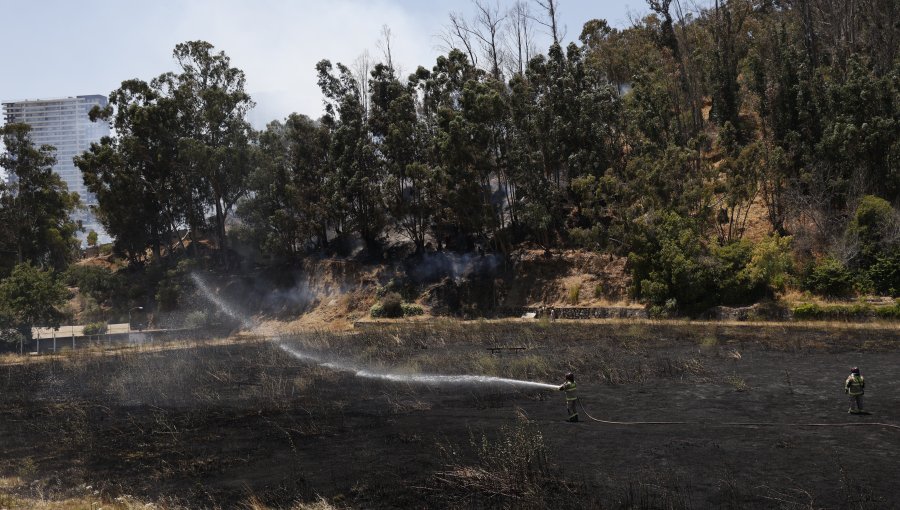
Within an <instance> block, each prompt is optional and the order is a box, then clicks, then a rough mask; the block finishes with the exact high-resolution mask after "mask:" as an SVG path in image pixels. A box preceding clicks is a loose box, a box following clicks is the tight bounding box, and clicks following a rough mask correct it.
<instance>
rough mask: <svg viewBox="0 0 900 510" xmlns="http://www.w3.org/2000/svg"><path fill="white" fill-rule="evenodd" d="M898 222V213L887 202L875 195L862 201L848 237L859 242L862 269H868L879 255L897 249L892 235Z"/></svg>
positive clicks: (851, 221)
mask: <svg viewBox="0 0 900 510" xmlns="http://www.w3.org/2000/svg"><path fill="white" fill-rule="evenodd" d="M897 222H898V220H897V213H896V212H895V211H894V208H893V207H891V204H890V202H888V201H887V200H885V199H883V198H879V197H876V196H873V195H866V196H864V197H863V198H862V200H860V202H859V206H857V208H856V213H855V214H854V216H853V219H851V220H850V224H849V225H848V226H847V235H848V236H851V237H853V238H855V239H856V240H857V241H858V242H859V260H858V264H859V266H860V267H863V268H867V267H869V266H870V265H872V263H874V262H875V260H876V258H877V257H878V256H879V255H883V254H889V253H891V252H892V251H894V250H895V249H896V241H895V239H893V237H894V236H893V235H892V234H893V232H894V231H895V229H896V227H897Z"/></svg>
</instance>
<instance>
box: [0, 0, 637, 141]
mask: <svg viewBox="0 0 900 510" xmlns="http://www.w3.org/2000/svg"><path fill="white" fill-rule="evenodd" d="M488 1H495V0H488ZM496 1H498V2H499V3H500V5H501V7H502V6H504V5H510V4H511V1H510V0H496ZM529 1H532V0H529ZM559 4H560V11H561V12H560V20H561V24H562V25H563V26H564V27H565V30H566V40H574V39H577V37H578V35H579V33H580V32H581V27H582V25H583V24H584V22H585V21H588V20H590V19H593V18H603V19H606V20H607V21H608V22H609V23H610V24H611V25H613V26H616V27H619V28H624V27H627V26H629V25H630V19H632V18H634V17H642V16H644V15H645V14H646V13H647V12H648V10H647V7H646V2H645V1H644V0H624V1H609V0H559ZM532 7H536V6H535V5H532ZM450 12H460V13H463V14H471V12H472V3H471V1H469V0H327V1H317V0H252V1H251V0H245V1H236V0H157V1H155V2H137V1H134V0H77V1H76V0H0V19H2V20H3V22H2V23H0V36H2V41H3V44H0V100H4V101H7V100H21V99H43V98H53V97H66V96H75V95H82V94H104V95H107V94H109V92H111V91H112V90H114V89H115V88H117V87H118V86H119V84H120V83H121V82H122V81H123V80H127V79H131V78H140V79H142V80H148V81H149V80H150V79H151V78H153V77H155V76H158V75H159V74H161V73H164V72H167V71H172V70H174V67H175V63H174V61H173V60H172V50H173V49H174V47H175V45H176V44H178V43H179V42H184V41H189V40H197V39H202V40H205V41H208V42H210V43H212V44H213V45H214V46H215V47H216V50H217V51H224V52H225V53H226V54H227V55H228V56H229V57H230V58H231V63H232V65H233V66H235V67H238V68H240V69H242V70H244V72H245V74H246V77H247V85H246V90H247V91H248V92H249V93H250V94H251V96H252V97H253V99H254V101H256V103H257V106H256V108H255V109H254V110H253V111H252V112H251V114H250V120H251V122H252V123H253V124H254V126H255V127H257V128H260V127H262V126H264V125H265V124H266V123H267V122H269V121H271V120H275V119H283V118H284V117H286V116H287V115H288V114H290V113H292V112H298V113H303V114H306V115H309V116H311V117H314V118H315V117H318V116H319V115H321V113H322V98H321V94H320V92H319V89H318V86H317V85H316V74H315V64H316V62H318V61H319V60H321V59H324V58H327V59H329V60H331V61H332V62H344V63H346V64H350V63H352V62H353V61H354V60H356V59H357V57H359V55H361V54H362V53H363V52H364V51H368V52H369V54H370V55H371V56H372V57H373V58H377V57H378V56H379V55H380V54H381V52H380V50H379V49H378V48H377V46H376V43H377V41H378V40H379V38H380V33H381V30H382V26H384V25H387V26H389V27H390V30H391V33H392V35H393V54H394V60H395V61H397V62H398V63H399V67H400V68H401V70H402V71H403V72H404V73H409V72H412V71H414V70H415V68H416V67H418V66H419V65H424V66H425V67H428V68H431V67H432V66H433V64H434V61H435V58H436V57H437V56H438V55H440V54H441V53H443V52H444V51H443V50H444V48H442V42H441V40H440V37H439V34H440V33H441V32H442V30H443V29H444V27H445V26H446V24H447V21H448V14H449V13H450ZM543 46H546V44H543V45H542V48H541V50H542V51H543V50H544V47H543Z"/></svg>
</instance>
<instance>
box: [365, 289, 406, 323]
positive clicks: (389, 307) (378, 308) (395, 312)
mask: <svg viewBox="0 0 900 510" xmlns="http://www.w3.org/2000/svg"><path fill="white" fill-rule="evenodd" d="M370 314H371V315H372V317H383V318H388V319H394V318H397V317H403V298H401V297H400V294H397V293H396V292H389V293H387V294H385V296H384V297H383V298H381V302H379V303H377V304H375V306H373V307H372V309H371V310H370Z"/></svg>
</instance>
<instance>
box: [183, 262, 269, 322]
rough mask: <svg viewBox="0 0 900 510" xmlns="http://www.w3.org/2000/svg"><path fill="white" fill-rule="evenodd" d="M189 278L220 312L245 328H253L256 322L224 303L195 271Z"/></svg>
mask: <svg viewBox="0 0 900 510" xmlns="http://www.w3.org/2000/svg"><path fill="white" fill-rule="evenodd" d="M191 280H193V281H194V284H195V285H197V288H198V289H200V292H202V293H203V297H205V298H206V299H207V300H208V301H209V302H210V303H212V304H213V305H215V306H216V308H218V309H219V311H220V312H222V313H224V314H225V315H227V316H229V317H231V318H232V319H235V320H237V321H239V322H240V323H241V325H242V326H244V327H245V328H247V329H253V328H255V327H256V324H254V323H253V321H251V320H250V318H249V317H247V316H246V315H244V314H242V313H240V312H238V311H237V310H235V309H234V308H233V307H231V306H230V305H229V304H228V303H226V302H225V301H224V300H223V299H222V298H220V297H219V296H218V295H217V294H216V293H215V292H213V290H212V289H210V288H209V285H207V284H206V282H205V281H204V280H203V278H201V277H200V275H198V274H197V273H191Z"/></svg>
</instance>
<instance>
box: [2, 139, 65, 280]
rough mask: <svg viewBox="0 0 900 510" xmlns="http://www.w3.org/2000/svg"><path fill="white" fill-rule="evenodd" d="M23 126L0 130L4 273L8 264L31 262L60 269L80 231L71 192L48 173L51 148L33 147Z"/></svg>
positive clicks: (52, 151) (51, 161)
mask: <svg viewBox="0 0 900 510" xmlns="http://www.w3.org/2000/svg"><path fill="white" fill-rule="evenodd" d="M30 132H31V128H30V127H29V126H28V125H27V124H7V125H5V126H3V127H0V136H2V137H3V144H4V145H5V146H6V152H5V153H3V154H0V167H2V168H3V169H5V170H6V172H7V175H8V176H9V179H7V180H6V182H4V183H3V184H0V246H2V247H3V248H2V250H3V251H2V252H0V260H2V262H3V263H2V265H3V267H4V270H5V271H8V270H9V269H11V268H12V266H13V265H14V264H17V263H18V264H21V263H23V262H28V261H30V262H33V263H35V264H39V265H50V266H52V267H55V268H56V269H63V268H65V266H66V265H67V264H68V263H69V262H70V261H71V260H72V259H73V258H74V256H75V252H76V249H77V247H78V240H77V239H76V237H75V235H76V233H77V232H78V231H79V230H80V226H79V225H78V224H76V223H75V222H74V221H73V220H72V219H71V214H72V213H73V212H74V211H75V210H76V209H77V208H78V207H79V197H78V194H77V193H70V192H69V191H68V188H67V187H66V184H65V183H64V182H63V181H62V179H61V178H60V176H59V175H57V174H56V173H54V172H53V165H54V164H55V163H56V157H55V149H54V148H53V147H51V146H48V145H43V146H40V147H36V146H35V145H34V143H33V142H32V141H31V138H30V135H29V133H30Z"/></svg>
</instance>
